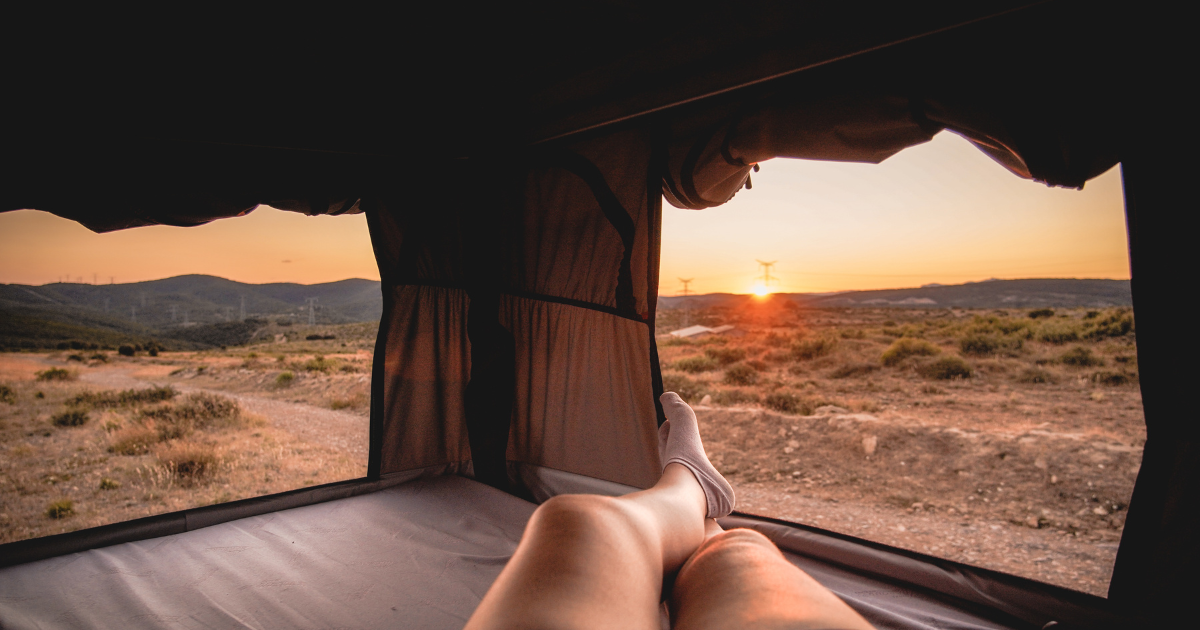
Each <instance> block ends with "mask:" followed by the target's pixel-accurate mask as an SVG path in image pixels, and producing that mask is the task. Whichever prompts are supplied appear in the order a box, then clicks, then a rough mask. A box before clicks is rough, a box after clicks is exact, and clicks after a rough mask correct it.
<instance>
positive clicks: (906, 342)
mask: <svg viewBox="0 0 1200 630" xmlns="http://www.w3.org/2000/svg"><path fill="white" fill-rule="evenodd" d="M941 351H942V349H941V348H939V347H937V346H935V345H933V344H932V343H929V342H928V341H925V340H924V339H913V338H911V337H901V338H900V339H897V340H896V341H895V342H893V343H892V345H891V346H889V347H888V349H887V350H884V351H883V354H882V355H881V356H880V357H879V360H880V362H882V363H883V364H884V365H886V366H888V367H891V366H893V365H896V364H897V363H900V362H901V361H903V360H905V359H907V358H908V357H912V356H925V357H928V356H933V355H935V354H939V353H940V352H941Z"/></svg>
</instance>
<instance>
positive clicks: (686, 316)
mask: <svg viewBox="0 0 1200 630" xmlns="http://www.w3.org/2000/svg"><path fill="white" fill-rule="evenodd" d="M692 280H695V278H680V279H679V281H680V282H682V283H683V327H684V328H687V327H688V324H690V323H691V319H692V301H691V300H689V299H687V297H688V296H689V295H691V293H692V292H691V290H690V289H688V285H689V284H691V282H692Z"/></svg>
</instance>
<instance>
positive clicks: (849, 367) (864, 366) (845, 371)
mask: <svg viewBox="0 0 1200 630" xmlns="http://www.w3.org/2000/svg"><path fill="white" fill-rule="evenodd" d="M878 369H879V366H878V365H875V364H874V363H848V364H846V365H843V366H841V367H839V368H837V369H835V370H834V371H832V372H830V373H829V378H850V377H852V376H866V375H867V374H870V373H871V372H874V371H875V370H878Z"/></svg>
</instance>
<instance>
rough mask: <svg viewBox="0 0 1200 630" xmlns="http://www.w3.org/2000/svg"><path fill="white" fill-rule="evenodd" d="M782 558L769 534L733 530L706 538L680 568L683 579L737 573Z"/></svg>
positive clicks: (748, 530)
mask: <svg viewBox="0 0 1200 630" xmlns="http://www.w3.org/2000/svg"><path fill="white" fill-rule="evenodd" d="M782 559H783V554H782V553H780V551H779V549H778V548H777V547H776V546H775V544H774V543H772V542H771V540H770V539H769V538H767V537H766V536H763V535H762V534H760V533H758V532H756V531H754V530H752V529H731V530H728V531H725V532H721V533H720V534H717V535H716V536H713V537H711V538H709V539H708V540H706V541H704V544H702V545H700V548H699V549H697V550H696V553H695V554H693V555H692V557H691V558H690V559H689V560H688V561H687V563H686V564H685V565H684V566H683V568H681V569H680V578H681V579H686V578H687V577H688V575H689V574H690V575H703V574H710V575H718V574H722V573H729V572H731V571H732V572H737V571H740V570H746V569H750V568H751V567H755V566H759V565H762V564H764V563H767V564H773V563H776V562H778V561H780V560H782Z"/></svg>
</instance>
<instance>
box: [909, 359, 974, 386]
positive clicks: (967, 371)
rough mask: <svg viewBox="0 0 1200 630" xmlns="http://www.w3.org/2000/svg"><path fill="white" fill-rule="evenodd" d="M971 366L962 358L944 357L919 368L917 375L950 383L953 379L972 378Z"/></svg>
mask: <svg viewBox="0 0 1200 630" xmlns="http://www.w3.org/2000/svg"><path fill="white" fill-rule="evenodd" d="M971 372H972V370H971V366H970V364H968V363H967V362H966V361H964V360H963V359H962V357H957V356H954V355H949V356H944V357H941V358H940V359H937V360H936V361H932V362H930V363H926V364H924V365H921V366H919V367H918V368H917V373H918V374H920V375H921V376H924V377H925V378H936V379H938V380H943V381H948V380H950V379H952V378H971Z"/></svg>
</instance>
